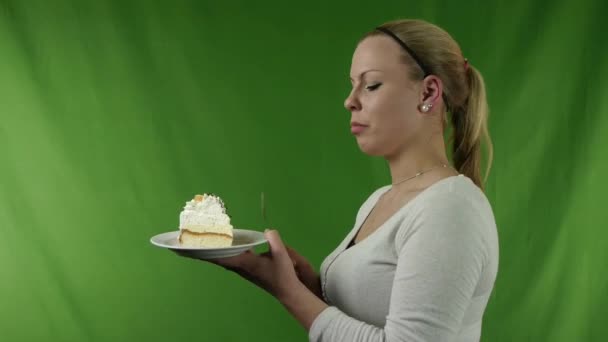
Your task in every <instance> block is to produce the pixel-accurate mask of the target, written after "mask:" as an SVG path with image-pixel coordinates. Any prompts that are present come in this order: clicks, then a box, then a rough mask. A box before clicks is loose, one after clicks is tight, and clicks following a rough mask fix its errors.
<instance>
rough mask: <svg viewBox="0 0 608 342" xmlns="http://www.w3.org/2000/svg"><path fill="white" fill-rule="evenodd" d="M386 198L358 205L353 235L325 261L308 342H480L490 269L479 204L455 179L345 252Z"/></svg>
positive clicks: (487, 218)
mask: <svg viewBox="0 0 608 342" xmlns="http://www.w3.org/2000/svg"><path fill="white" fill-rule="evenodd" d="M389 189H390V186H385V187H383V188H380V189H378V190H376V191H375V192H374V193H373V194H372V195H371V196H370V197H369V198H368V199H367V201H365V203H364V204H363V205H362V206H361V209H360V210H359V213H358V214H357V218H356V221H355V226H354V227H353V229H352V230H351V232H350V233H349V234H348V235H347V236H346V238H345V239H344V240H343V241H342V243H340V245H338V247H337V248H336V249H335V250H334V251H333V252H332V253H331V254H330V255H329V256H328V257H327V258H326V259H325V260H324V261H323V263H322V265H321V286H322V289H323V296H324V297H325V301H326V302H327V303H328V304H329V305H330V307H328V308H327V309H325V310H324V311H323V312H321V314H320V315H319V316H318V317H317V318H316V319H315V321H314V322H313V324H312V326H311V328H310V331H309V339H310V341H311V342H313V341H314V342H339V341H344V342H358V341H366V342H375V341H378V342H380V341H382V342H392V341H407V342H414V341H425V342H428V341H433V342H438V341H458V342H461V341H462V342H464V341H466V342H471V341H479V339H480V335H481V323H482V317H483V313H484V310H485V308H486V304H487V303H488V299H489V297H490V293H491V292H492V288H493V286H494V281H495V279H496V273H497V270H498V236H497V235H498V234H497V231H496V222H495V220H494V214H493V213H492V208H491V206H490V203H489V202H488V200H487V198H486V196H485V195H484V193H483V192H482V191H481V190H480V189H479V188H478V187H477V186H476V185H475V183H473V182H472V181H471V180H470V179H469V178H467V177H465V176H463V175H458V176H452V177H448V178H444V179H442V180H440V181H438V182H436V183H434V184H433V185H431V186H430V187H428V188H427V189H425V190H424V191H422V192H421V193H420V194H418V195H417V196H416V197H415V198H413V199H412V200H410V201H409V202H408V203H407V204H405V205H404V206H403V207H402V208H401V209H400V210H399V211H398V212H397V213H395V214H394V215H393V216H391V217H390V218H389V219H388V220H387V221H386V222H384V224H382V225H381V226H380V227H379V228H378V229H377V230H376V231H375V232H373V233H372V234H371V235H369V236H368V237H367V238H365V239H364V240H362V241H361V242H359V243H357V244H355V245H353V246H352V247H348V245H349V243H350V242H351V240H353V239H354V237H355V235H356V234H357V232H358V230H359V228H360V227H361V225H362V224H363V222H364V221H365V219H366V218H367V216H368V215H369V213H370V212H371V210H372V208H373V207H374V205H375V204H376V202H377V201H378V199H379V197H380V196H381V195H382V194H383V193H384V192H386V191H388V190H389Z"/></svg>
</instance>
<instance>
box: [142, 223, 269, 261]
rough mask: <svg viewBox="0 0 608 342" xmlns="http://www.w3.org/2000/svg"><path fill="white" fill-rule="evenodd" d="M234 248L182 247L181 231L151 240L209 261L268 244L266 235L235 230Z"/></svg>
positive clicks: (181, 252) (164, 234)
mask: <svg viewBox="0 0 608 342" xmlns="http://www.w3.org/2000/svg"><path fill="white" fill-rule="evenodd" d="M233 235H234V237H233V241H232V246H229V247H221V248H196V247H185V246H180V245H179V242H178V241H177V237H178V236H179V230H178V231H173V232H167V233H162V234H158V235H156V236H153V237H152V238H151V239H150V242H152V244H153V245H155V246H158V247H162V248H167V249H169V250H172V251H173V252H175V253H177V254H179V255H181V256H185V257H189V258H195V259H201V260H208V259H217V258H227V257H231V256H235V255H239V254H241V253H243V252H245V251H247V250H249V249H252V248H253V247H255V246H257V245H261V244H264V243H266V242H267V240H266V238H265V237H264V233H262V232H258V231H255V230H247V229H234V230H233Z"/></svg>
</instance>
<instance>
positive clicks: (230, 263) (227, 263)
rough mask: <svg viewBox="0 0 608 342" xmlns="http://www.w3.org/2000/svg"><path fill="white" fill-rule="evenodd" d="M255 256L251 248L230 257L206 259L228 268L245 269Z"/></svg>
mask: <svg viewBox="0 0 608 342" xmlns="http://www.w3.org/2000/svg"><path fill="white" fill-rule="evenodd" d="M256 257H257V255H255V254H254V253H253V252H252V251H251V250H247V251H245V252H243V253H241V254H239V255H235V256H232V257H227V258H217V259H210V260H207V261H209V262H211V263H214V264H216V265H219V266H222V267H224V268H227V269H230V270H239V269H246V268H247V267H248V265H249V264H251V263H252V261H253V260H254V259H255V258H256Z"/></svg>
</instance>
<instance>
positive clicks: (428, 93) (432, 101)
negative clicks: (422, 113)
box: [419, 75, 443, 108]
mask: <svg viewBox="0 0 608 342" xmlns="http://www.w3.org/2000/svg"><path fill="white" fill-rule="evenodd" d="M442 95H443V83H442V82H441V79H440V78H439V77H437V76H435V75H429V76H427V77H425V78H424V80H422V86H421V87H420V100H419V101H420V104H419V107H422V106H425V105H426V106H427V107H428V108H431V107H435V108H437V107H438V106H439V100H440V99H441V96H442Z"/></svg>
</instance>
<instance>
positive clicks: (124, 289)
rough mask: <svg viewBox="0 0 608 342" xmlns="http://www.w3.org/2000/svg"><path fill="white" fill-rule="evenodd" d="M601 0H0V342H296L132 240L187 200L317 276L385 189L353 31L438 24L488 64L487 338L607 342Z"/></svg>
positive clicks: (230, 288)
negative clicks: (295, 257)
mask: <svg viewBox="0 0 608 342" xmlns="http://www.w3.org/2000/svg"><path fill="white" fill-rule="evenodd" d="M606 4H607V2H606V1H603V0H579V1H576V2H575V1H538V0H537V1H527V0H515V1H498V0H495V1H470V2H464V3H463V2H456V1H424V2H421V1H386V2H371V1H342V2H332V3H326V2H320V1H319V2H311V1H308V2H293V3H291V2H286V1H278V0H273V1H265V2H259V3H258V2H254V1H228V2H221V3H220V2H216V1H166V2H159V1H157V2H146V1H66V0H54V1H17V0H15V1H5V0H2V1H0V158H1V159H0V339H1V340H2V341H178V340H199V341H305V340H307V337H306V333H305V332H304V331H303V330H302V329H301V328H300V327H299V325H298V324H297V322H296V321H295V320H294V319H292V318H291V316H289V314H287V312H286V311H285V310H284V309H283V308H282V306H281V305H280V304H279V303H278V302H277V301H276V300H274V299H273V298H272V297H271V296H269V295H267V294H266V293H264V292H263V291H261V290H259V289H258V288H256V287H254V286H253V285H251V284H250V283H248V282H246V281H244V280H242V279H240V278H239V277H238V276H236V275H235V274H233V273H230V272H226V271H224V270H223V269H221V268H218V267H215V266H213V265H211V264H207V263H203V262H196V261H194V260H190V259H184V258H179V257H177V256H176V255H174V254H172V253H170V252H168V251H166V250H161V249H159V248H155V247H153V246H152V245H151V244H150V243H149V238H150V237H151V236H153V235H155V234H158V233H161V232H165V231H169V230H175V229H176V228H177V222H178V221H177V220H178V213H179V211H180V210H181V209H182V207H183V205H184V203H185V201H187V200H188V199H190V198H191V197H192V196H193V195H194V194H196V193H202V192H214V193H217V194H219V195H220V196H222V197H223V198H224V200H225V201H226V203H227V205H228V210H229V213H230V214H231V216H232V218H233V224H234V225H235V226H236V227H240V228H248V229H256V230H262V229H263V228H265V227H266V226H267V224H266V223H265V222H264V221H263V219H262V216H261V212H260V193H261V192H262V191H263V192H264V193H265V195H266V207H267V215H268V225H271V226H273V227H276V228H277V229H279V231H280V232H281V234H282V236H283V239H284V240H285V241H286V242H287V243H288V244H290V245H292V246H293V247H294V248H295V249H297V250H298V251H300V252H301V253H302V254H304V255H306V256H307V257H308V258H309V259H310V261H311V262H312V263H313V264H314V265H316V266H317V267H318V266H319V265H320V263H321V261H322V260H323V258H324V257H325V255H327V254H328V253H329V252H330V251H331V250H332V249H333V248H334V247H335V245H336V244H337V243H338V242H339V241H340V240H341V238H342V237H343V236H344V235H345V234H346V232H347V231H349V230H350V229H351V227H352V224H353V222H354V216H355V214H356V211H357V210H358V208H359V206H360V205H361V203H362V202H363V201H364V199H365V198H366V197H367V196H368V195H369V194H370V192H371V191H373V190H374V189H375V188H377V187H380V186H382V185H384V184H386V183H388V182H389V174H388V170H387V168H386V165H385V163H384V161H382V160H380V159H377V158H371V157H368V156H365V155H364V154H362V153H361V152H360V151H359V150H358V147H357V145H356V143H355V141H354V139H353V138H352V136H351V135H350V133H349V127H348V123H349V114H348V112H347V111H346V110H345V109H344V108H343V100H344V98H345V96H346V95H347V94H348V91H349V88H350V84H349V81H348V73H349V67H350V58H351V54H352V51H353V49H354V47H355V44H356V41H357V40H358V38H359V37H360V36H361V35H362V34H363V33H364V32H366V31H368V30H369V29H371V28H373V27H374V26H375V25H378V24H380V23H382V22H385V21H388V20H392V19H396V18H423V19H426V20H429V21H432V22H434V23H437V24H439V25H440V26H442V27H444V28H445V29H446V30H447V31H448V32H450V33H451V34H452V35H453V36H454V37H455V38H456V39H457V40H458V41H459V43H460V44H461V47H462V49H463V51H464V53H465V55H466V57H468V58H469V61H470V63H472V64H473V65H474V66H475V67H477V68H478V69H479V70H481V72H482V73H483V75H484V76H485V78H486V82H487V87H488V93H489V102H490V106H491V119H490V132H491V135H492V137H493V140H494V144H495V163H494V167H493V170H492V173H491V175H490V178H489V181H488V187H487V195H488V198H489V199H490V201H491V203H492V205H493V208H494V211H495V215H496V219H497V223H498V228H499V234H500V247H501V251H500V271H499V275H498V279H497V283H496V287H495V291H494V293H493V295H492V298H491V301H490V303H489V305H488V308H487V311H486V315H485V318H484V326H483V337H482V340H484V341H532V340H533V341H568V342H570V341H602V340H604V338H605V336H606V335H608V325H606V324H605V323H604V322H605V316H606V314H608V309H607V306H608V296H607V290H608V286H607V281H608V276H607V275H606V271H605V269H606V268H605V264H606V261H607V260H608V252H607V250H608V249H607V248H606V247H607V245H608V242H607V236H608V232H607V230H606V228H607V226H608V225H607V223H606V222H608V220H607V219H608V215H607V210H606V208H605V207H604V205H605V203H606V201H605V200H604V198H605V194H606V193H607V190H608V187H607V186H606V180H605V174H606V173H607V172H608V161H607V157H606V146H607V145H608V135H606V134H604V133H605V132H606V130H607V129H608V115H607V114H608V96H606V88H607V87H608V81H607V76H608V58H607V57H608V45H607V44H606V39H605V36H604V34H605V32H604V31H605V24H604V23H603V22H604V21H605V17H606V15H607V14H608V6H607V5H606Z"/></svg>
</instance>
